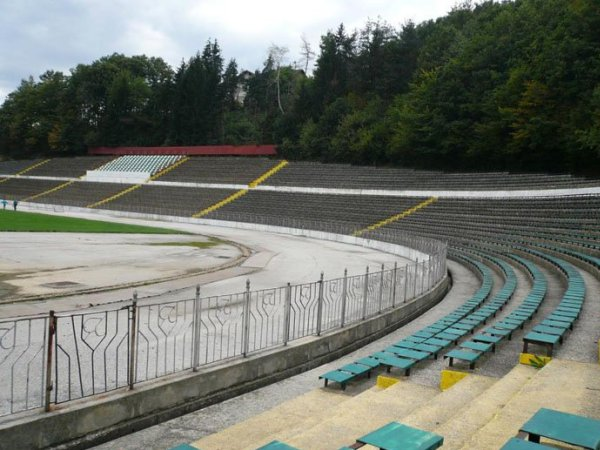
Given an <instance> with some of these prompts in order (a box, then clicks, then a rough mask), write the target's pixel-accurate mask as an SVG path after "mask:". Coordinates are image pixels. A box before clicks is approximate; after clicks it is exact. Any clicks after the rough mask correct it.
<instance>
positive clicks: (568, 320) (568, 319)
mask: <svg viewBox="0 0 600 450" xmlns="http://www.w3.org/2000/svg"><path fill="white" fill-rule="evenodd" d="M546 319H548V320H554V321H557V322H565V323H568V324H570V325H571V328H573V322H575V318H574V317H566V316H560V315H556V314H550V315H549V316H547V317H546Z"/></svg>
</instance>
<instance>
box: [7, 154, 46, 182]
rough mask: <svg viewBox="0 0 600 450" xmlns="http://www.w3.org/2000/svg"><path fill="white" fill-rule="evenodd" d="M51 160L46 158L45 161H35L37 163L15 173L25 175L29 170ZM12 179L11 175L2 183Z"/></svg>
mask: <svg viewBox="0 0 600 450" xmlns="http://www.w3.org/2000/svg"><path fill="white" fill-rule="evenodd" d="M50 161H51V160H50V159H45V160H44V161H40V162H39V163H35V164H33V165H31V166H29V167H26V168H25V169H23V170H21V171H20V172H17V173H15V176H16V175H23V174H25V173H27V172H29V171H30V170H33V169H36V168H38V167H40V166H43V165H44V164H46V163H49V162H50ZM10 179H11V177H9V178H4V179H2V180H0V183H4V182H6V181H8V180H10Z"/></svg>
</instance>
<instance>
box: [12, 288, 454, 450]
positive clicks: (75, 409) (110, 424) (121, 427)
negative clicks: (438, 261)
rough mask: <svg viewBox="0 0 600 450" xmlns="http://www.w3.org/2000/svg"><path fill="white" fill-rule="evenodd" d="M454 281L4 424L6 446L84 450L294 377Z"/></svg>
mask: <svg viewBox="0 0 600 450" xmlns="http://www.w3.org/2000/svg"><path fill="white" fill-rule="evenodd" d="M449 283H450V280H449V278H447V277H446V278H444V279H443V280H442V282H440V283H438V285H437V286H436V287H435V288H434V289H433V290H432V291H431V292H430V293H428V294H426V295H424V296H421V297H419V298H418V299H416V300H414V301H411V302H409V303H406V304H403V305H402V306H400V307H399V308H397V309H395V310H392V311H388V312H386V313H384V314H382V315H379V316H377V317H374V318H372V319H369V320H367V321H365V322H362V323H359V324H356V325H353V326H349V327H347V328H344V329H342V330H339V331H336V332H335V333H331V334H328V335H326V336H322V337H321V338H316V337H310V338H305V339H302V340H299V341H296V342H293V343H291V344H290V345H289V346H288V347H286V348H279V349H276V350H273V351H270V352H264V353H261V354H257V355H252V356H251V357H249V358H247V359H243V360H237V361H233V362H231V363H229V364H226V365H221V366H218V367H213V368H206V369H205V370H202V371H201V372H198V373H188V374H186V375H180V376H178V377H173V378H169V379H164V380H160V382H153V383H147V384H140V385H138V386H137V387H136V389H135V390H133V391H117V392H115V393H114V394H111V395H108V396H105V397H104V398H101V399H97V400H92V401H82V402H77V403H76V402H73V404H70V405H69V406H68V407H65V409H57V410H55V411H52V412H50V413H47V414H41V415H36V416H33V417H25V418H21V419H18V420H16V421H13V422H10V423H6V424H3V425H1V426H0V448H29V447H32V448H44V447H48V446H52V445H57V444H61V443H65V444H66V443H69V442H71V445H70V447H72V448H77V447H78V446H80V447H81V448H83V447H85V446H89V445H90V443H92V442H102V441H104V440H107V439H112V438H114V437H117V436H119V435H122V434H125V433H130V432H132V431H135V430H137V429H140V428H143V427H146V426H149V425H152V424H155V423H157V422H159V421H163V420H166V419H168V418H171V417H175V416H178V415H181V414H184V413H187V412H190V411H193V410H195V409H198V408H201V407H204V406H207V405H210V404H212V403H216V402H221V401H223V400H225V399H227V398H230V397H233V396H235V395H239V394H240V393H243V392H247V391H249V390H252V389H255V388H257V387H260V386H264V385H267V384H269V383H272V382H275V381H277V380H281V379H283V378H287V377H290V376H291V375H294V374H296V373H300V372H303V371H305V370H309V369H311V368H314V367H317V366H319V365H321V364H324V363H326V362H329V361H332V360H334V359H336V358H339V357H340V356H342V355H343V354H345V353H348V352H350V351H353V350H355V349H357V348H360V347H362V346H364V345H365V344H367V343H368V342H371V341H373V340H375V339H378V338H380V337H382V336H385V335H386V334H388V333H390V332H391V331H393V330H395V329H396V328H398V327H400V326H402V325H404V324H406V323H408V322H409V321H411V320H412V319H414V318H416V317H418V316H419V315H421V314H422V313H423V312H425V311H426V310H428V309H429V308H431V307H432V306H434V305H435V304H437V303H438V302H439V301H440V300H441V299H442V298H443V297H444V295H445V293H446V292H447V290H448V287H449Z"/></svg>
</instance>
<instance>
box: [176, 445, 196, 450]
mask: <svg viewBox="0 0 600 450" xmlns="http://www.w3.org/2000/svg"><path fill="white" fill-rule="evenodd" d="M169 450H199V449H198V447H193V446H191V445H190V444H179V445H178V446H177V447H172V448H170V449H169Z"/></svg>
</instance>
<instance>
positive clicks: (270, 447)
mask: <svg viewBox="0 0 600 450" xmlns="http://www.w3.org/2000/svg"><path fill="white" fill-rule="evenodd" d="M256 450H298V449H297V448H296V447H292V446H291V445H288V444H286V443H285V442H281V441H271V442H269V443H268V444H267V445H263V446H262V447H258V448H257V449H256Z"/></svg>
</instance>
